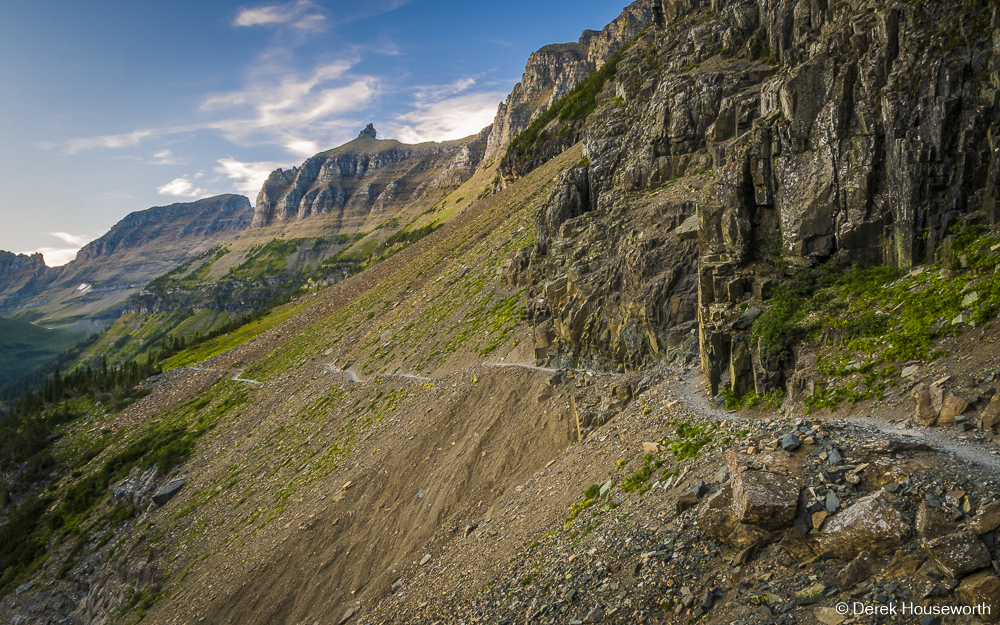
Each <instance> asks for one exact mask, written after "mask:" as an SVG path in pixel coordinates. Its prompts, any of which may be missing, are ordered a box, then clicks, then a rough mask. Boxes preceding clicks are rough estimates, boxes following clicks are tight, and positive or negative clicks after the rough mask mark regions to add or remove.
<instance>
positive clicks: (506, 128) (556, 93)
mask: <svg viewBox="0 0 1000 625" xmlns="http://www.w3.org/2000/svg"><path fill="white" fill-rule="evenodd" d="M652 19H653V5H652V3H651V2H649V0H636V1H635V2H633V3H632V4H630V5H629V6H627V7H625V9H624V10H623V11H622V13H621V15H619V16H618V17H617V18H616V19H615V20H614V21H613V22H611V23H610V24H608V25H607V26H605V27H604V29H602V30H600V31H596V30H586V31H584V32H583V34H582V35H581V36H580V40H579V41H578V42H576V43H560V44H551V45H547V46H544V47H543V48H541V49H539V50H538V51H536V52H534V53H532V54H531V56H529V57H528V63H527V65H526V66H525V68H524V75H523V77H522V78H521V82H519V83H517V84H516V85H514V89H513V90H512V91H511V92H510V95H508V96H507V99H506V101H504V102H501V103H500V106H499V107H498V108H497V115H496V119H495V120H494V122H493V131H492V132H491V133H490V137H489V141H488V143H487V145H486V153H485V154H484V156H483V162H484V164H485V163H489V162H491V161H493V160H495V159H496V158H497V157H500V156H503V154H504V151H506V149H507V146H508V145H510V142H511V141H512V140H513V139H514V137H516V136H517V135H518V134H519V133H520V132H521V131H523V130H524V129H525V128H527V127H528V124H530V123H531V121H532V120H533V119H535V118H536V117H537V116H538V115H539V114H540V113H542V112H543V111H545V110H546V109H547V108H548V107H549V106H551V105H552V103H553V102H555V101H556V100H558V99H559V98H560V97H561V96H563V95H564V94H565V93H566V92H568V91H569V90H570V89H572V88H573V86H574V85H576V83H578V82H579V81H581V80H583V79H584V78H586V77H587V76H589V75H590V74H591V73H593V72H594V70H596V69H598V68H600V67H601V66H602V65H603V64H604V62H605V61H607V60H608V59H609V58H610V57H611V55H613V54H614V53H615V52H617V51H618V49H619V48H621V47H622V45H624V44H625V43H627V42H628V41H630V40H631V39H632V38H633V37H634V36H635V35H636V33H638V32H639V31H640V30H642V28H643V27H644V26H645V25H646V24H648V23H649V22H650V21H651V20H652Z"/></svg>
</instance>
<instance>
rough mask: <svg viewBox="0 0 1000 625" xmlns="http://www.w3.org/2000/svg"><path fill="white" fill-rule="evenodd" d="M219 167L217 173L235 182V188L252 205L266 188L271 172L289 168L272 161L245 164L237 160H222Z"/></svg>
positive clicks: (216, 169)
mask: <svg viewBox="0 0 1000 625" xmlns="http://www.w3.org/2000/svg"><path fill="white" fill-rule="evenodd" d="M218 162H219V166H218V167H216V168H215V171H216V172H218V173H220V174H222V175H223V176H226V177H227V178H229V179H230V180H232V181H233V188H234V189H236V190H237V191H239V192H240V193H242V194H243V195H245V196H247V197H248V198H250V203H251V204H253V203H256V201H257V193H259V192H260V188H261V187H262V186H264V181H265V180H267V177H268V176H269V175H271V172H272V171H274V170H275V169H278V168H280V167H287V166H288V165H286V164H284V163H275V162H270V161H258V162H250V163H247V162H243V161H238V160H236V159H235V158H220V159H219V161H218Z"/></svg>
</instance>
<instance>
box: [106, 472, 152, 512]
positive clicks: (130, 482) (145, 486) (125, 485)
mask: <svg viewBox="0 0 1000 625" xmlns="http://www.w3.org/2000/svg"><path fill="white" fill-rule="evenodd" d="M159 480H160V474H159V473H158V472H157V470H156V467H151V468H149V469H147V470H146V471H144V472H143V473H142V474H141V475H140V474H139V469H138V468H136V469H133V470H132V472H131V473H130V474H129V476H128V477H127V478H125V479H124V480H122V481H121V482H119V483H118V484H117V485H115V486H114V487H112V489H111V496H112V498H113V499H114V500H115V503H118V504H120V505H123V506H125V505H130V506H134V507H136V508H140V507H142V506H144V505H146V504H147V503H149V499H150V497H151V496H153V492H154V491H155V490H156V484H157V482H158V481H159Z"/></svg>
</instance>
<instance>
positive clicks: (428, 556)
mask: <svg viewBox="0 0 1000 625" xmlns="http://www.w3.org/2000/svg"><path fill="white" fill-rule="evenodd" d="M430 561H431V554H429V553H427V554H424V557H423V558H420V566H423V565H425V564H427V563H428V562H430Z"/></svg>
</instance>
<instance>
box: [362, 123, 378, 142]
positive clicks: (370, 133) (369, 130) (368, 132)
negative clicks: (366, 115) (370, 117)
mask: <svg viewBox="0 0 1000 625" xmlns="http://www.w3.org/2000/svg"><path fill="white" fill-rule="evenodd" d="M377 134H378V131H376V130H375V125H374V124H368V125H367V126H365V129H364V130H362V131H361V132H359V133H358V139H364V138H365V137H370V138H372V139H374V138H375V135H377Z"/></svg>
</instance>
